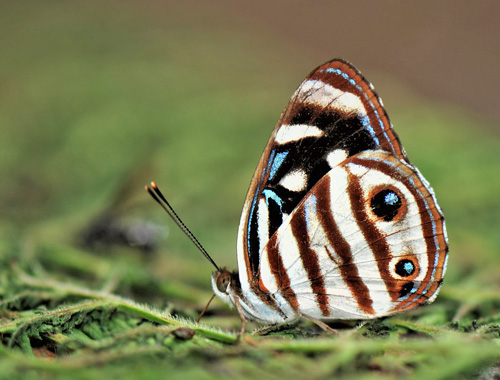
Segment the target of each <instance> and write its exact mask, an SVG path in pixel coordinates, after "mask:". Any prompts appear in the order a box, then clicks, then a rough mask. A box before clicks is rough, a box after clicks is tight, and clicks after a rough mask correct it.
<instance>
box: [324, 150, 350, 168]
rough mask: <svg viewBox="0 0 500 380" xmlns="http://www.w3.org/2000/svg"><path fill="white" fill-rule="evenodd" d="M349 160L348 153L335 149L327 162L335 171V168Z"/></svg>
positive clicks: (327, 158) (329, 154)
mask: <svg viewBox="0 0 500 380" xmlns="http://www.w3.org/2000/svg"><path fill="white" fill-rule="evenodd" d="M346 158H347V151H345V150H343V149H335V150H333V151H331V152H330V153H328V156H326V161H327V162H328V165H330V167H331V168H332V169H333V168H334V167H336V166H338V165H339V164H340V163H341V162H342V161H344V160H345V159H346Z"/></svg>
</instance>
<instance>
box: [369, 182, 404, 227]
mask: <svg viewBox="0 0 500 380" xmlns="http://www.w3.org/2000/svg"><path fill="white" fill-rule="evenodd" d="M402 204H403V202H402V197H401V196H400V195H399V194H398V193H397V192H396V191H395V190H393V189H384V190H382V191H379V192H378V193H377V194H375V195H374V196H373V197H372V199H371V201H370V206H371V208H372V211H373V213H374V214H375V215H376V216H377V217H378V218H380V219H383V220H385V221H386V222H390V221H391V220H393V219H394V217H395V216H396V215H397V213H398V211H399V209H400V208H401V206H402Z"/></svg>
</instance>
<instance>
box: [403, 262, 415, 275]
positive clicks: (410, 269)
mask: <svg viewBox="0 0 500 380" xmlns="http://www.w3.org/2000/svg"><path fill="white" fill-rule="evenodd" d="M404 270H405V271H406V273H408V275H410V274H412V273H413V271H414V270H415V266H414V265H413V263H412V262H411V261H407V262H406V263H405V264H404Z"/></svg>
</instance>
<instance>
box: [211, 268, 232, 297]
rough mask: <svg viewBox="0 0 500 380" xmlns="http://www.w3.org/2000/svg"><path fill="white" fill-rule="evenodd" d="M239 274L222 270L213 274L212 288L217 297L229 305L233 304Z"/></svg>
mask: <svg viewBox="0 0 500 380" xmlns="http://www.w3.org/2000/svg"><path fill="white" fill-rule="evenodd" d="M237 282H238V273H235V272H230V271H229V270H227V269H226V268H221V269H219V270H217V271H215V272H214V273H213V274H212V288H213V289H214V292H215V294H216V295H217V297H219V298H220V299H222V300H223V301H224V302H226V303H228V304H232V303H233V302H232V298H233V297H232V296H231V295H232V293H233V292H234V289H235V288H237Z"/></svg>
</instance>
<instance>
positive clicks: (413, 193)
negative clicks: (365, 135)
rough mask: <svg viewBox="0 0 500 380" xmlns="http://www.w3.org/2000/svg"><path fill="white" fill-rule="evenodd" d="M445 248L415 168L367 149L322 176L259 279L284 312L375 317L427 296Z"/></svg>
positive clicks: (437, 214)
mask: <svg viewBox="0 0 500 380" xmlns="http://www.w3.org/2000/svg"><path fill="white" fill-rule="evenodd" d="M447 250H448V247H447V239H446V231H445V226H444V219H443V216H442V213H441V210H440V209H439V206H438V205H437V203H436V199H435V197H434V194H433V192H432V189H431V188H430V186H429V185H428V183H427V182H426V181H425V179H423V177H422V176H421V175H420V173H419V172H418V171H417V170H416V169H415V168H414V167H413V166H411V165H410V164H408V163H406V162H405V161H403V160H400V159H399V158H397V157H396V156H395V155H393V154H391V153H388V152H385V151H383V150H376V151H369V152H363V153H359V154H356V155H354V156H353V157H351V158H349V159H346V160H345V161H343V162H342V163H340V164H339V165H338V166H336V167H334V168H333V169H331V170H330V171H329V172H328V173H327V174H326V175H325V176H323V178H321V180H319V181H318V183H317V184H316V185H315V186H314V187H313V188H312V189H311V190H310V191H309V193H308V194H307V195H306V196H305V198H304V199H303V200H302V201H301V202H300V204H299V205H298V206H297V207H296V209H295V210H294V211H293V212H292V213H291V215H290V217H289V218H288V219H287V221H286V222H285V223H283V224H282V225H281V227H280V228H279V229H278V230H277V232H276V233H275V234H274V235H273V236H272V237H271V238H270V239H269V241H268V243H267V244H266V246H265V247H264V249H263V251H262V255H261V265H260V274H259V284H260V285H259V287H260V289H262V290H264V289H265V290H266V291H267V292H268V293H269V294H270V295H272V297H271V298H272V299H273V300H274V307H275V308H277V309H280V310H283V312H284V313H285V314H287V315H290V314H293V313H296V314H299V313H303V314H306V315H310V316H312V317H315V318H320V319H367V318H374V317H379V316H382V315H387V314H391V313H394V312H398V311H402V310H406V309H409V308H412V307H415V306H418V305H420V304H422V303H425V302H429V301H432V300H433V299H434V297H435V296H436V295H437V292H438V289H439V287H440V285H441V282H442V278H443V275H444V272H445V268H446V259H447Z"/></svg>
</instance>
